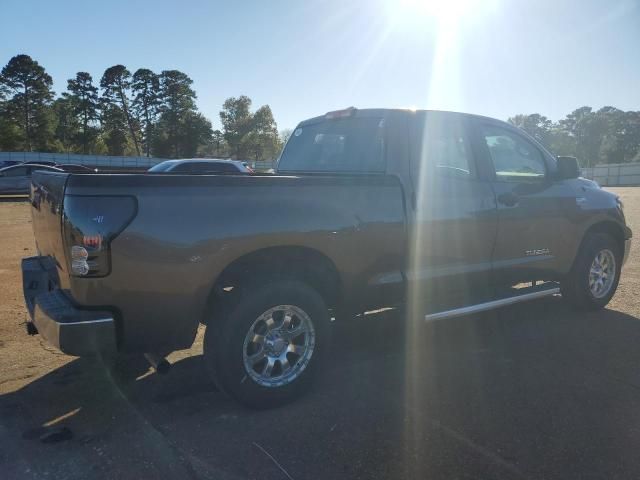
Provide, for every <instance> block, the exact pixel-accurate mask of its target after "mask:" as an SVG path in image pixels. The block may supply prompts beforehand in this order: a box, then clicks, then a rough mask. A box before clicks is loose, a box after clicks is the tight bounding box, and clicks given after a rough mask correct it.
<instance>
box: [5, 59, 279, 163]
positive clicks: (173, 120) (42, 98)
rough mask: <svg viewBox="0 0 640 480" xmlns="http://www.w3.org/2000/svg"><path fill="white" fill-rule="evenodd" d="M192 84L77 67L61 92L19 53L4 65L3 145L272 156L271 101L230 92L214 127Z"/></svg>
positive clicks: (175, 73) (179, 75) (183, 77)
mask: <svg viewBox="0 0 640 480" xmlns="http://www.w3.org/2000/svg"><path fill="white" fill-rule="evenodd" d="M192 84H193V80H191V78H189V76H188V75H187V74H185V73H183V72H181V71H179V70H163V71H161V72H160V73H155V72H153V71H151V70H149V69H147V68H139V69H137V70H136V71H135V72H133V73H131V71H130V70H129V69H127V68H126V67H125V66H124V65H114V66H111V67H109V68H107V69H106V70H105V71H104V73H103V75H102V77H101V78H100V80H99V82H96V81H94V79H93V78H92V76H91V75H90V74H89V73H87V72H78V73H77V74H76V75H75V77H73V78H70V79H69V80H67V89H66V91H65V92H62V93H61V94H60V95H59V96H57V97H56V96H55V93H54V91H53V89H52V85H53V79H52V78H51V76H50V75H49V74H48V73H47V72H46V70H45V68H44V67H43V66H42V65H40V64H39V63H38V62H37V61H36V60H34V59H32V58H31V57H30V56H28V55H16V56H15V57H13V58H11V59H10V60H9V62H8V63H7V64H6V65H5V66H4V67H3V68H2V71H1V72H0V150H2V151H26V152H29V151H39V152H65V153H83V154H97V155H119V156H122V155H138V156H141V155H146V156H154V157H163V158H188V157H197V156H208V157H211V156H217V157H233V158H240V159H250V160H269V159H273V158H275V156H276V155H277V154H278V152H279V150H280V148H281V145H282V141H281V138H280V136H279V134H278V130H277V124H276V122H275V120H274V118H273V114H272V112H271V108H270V107H269V106H268V105H264V106H262V107H260V108H258V109H257V110H255V112H252V111H251V99H250V98H249V97H246V96H240V97H237V98H234V97H232V98H228V99H227V100H226V101H225V102H224V105H223V109H222V111H221V112H220V119H221V122H222V127H223V128H222V130H214V129H213V128H212V125H211V122H210V121H209V120H208V119H207V118H206V117H205V116H204V115H202V113H200V112H199V111H198V108H197V106H196V92H195V91H194V90H193V88H192Z"/></svg>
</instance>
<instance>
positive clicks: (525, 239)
mask: <svg viewBox="0 0 640 480" xmlns="http://www.w3.org/2000/svg"><path fill="white" fill-rule="evenodd" d="M474 132H475V135H477V137H476V139H477V143H476V145H477V146H478V150H479V157H480V158H481V159H482V161H483V162H485V163H486V164H487V165H489V166H490V170H491V171H490V178H491V186H492V188H493V191H494V193H495V196H496V200H497V207H498V210H497V212H498V230H497V236H496V244H495V250H494V253H493V256H492V265H493V271H494V274H493V281H494V283H496V284H505V285H511V284H514V283H517V282H526V281H531V280H550V279H553V277H555V276H556V275H557V272H558V269H559V265H560V264H559V258H561V252H562V251H563V249H564V246H563V239H562V234H563V232H567V231H569V230H570V229H569V230H568V229H567V227H568V225H569V222H570V221H569V215H570V212H571V211H573V210H575V208H576V202H575V196H574V194H573V191H572V190H571V189H570V188H567V187H566V185H564V184H563V183H562V182H558V181H555V180H554V179H553V175H552V170H551V168H552V163H551V161H552V159H551V158H549V157H550V156H549V154H548V153H546V152H545V151H544V150H543V149H542V148H540V147H539V146H538V145H537V144H536V143H535V142H533V141H531V140H530V139H529V138H528V137H527V136H526V135H524V134H522V133H521V132H520V131H519V130H518V129H517V128H515V127H511V126H509V125H506V124H504V123H502V122H492V121H490V120H475V128H474Z"/></svg>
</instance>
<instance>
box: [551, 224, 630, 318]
mask: <svg viewBox="0 0 640 480" xmlns="http://www.w3.org/2000/svg"><path fill="white" fill-rule="evenodd" d="M603 250H608V251H610V252H612V253H613V256H614V258H615V269H614V270H615V278H614V279H613V283H612V284H611V286H610V288H609V290H608V291H607V293H606V294H605V295H603V296H601V297H596V296H594V294H593V293H592V291H591V289H590V287H589V276H590V270H591V265H592V263H593V261H594V259H595V257H596V255H597V254H598V253H599V252H601V251H603ZM621 268H622V252H621V251H620V246H619V245H618V243H617V242H616V241H615V240H614V238H613V237H612V236H611V235H608V234H606V233H593V234H589V235H588V236H587V237H586V238H585V239H584V241H583V243H582V246H581V248H580V251H579V252H578V255H577V257H576V259H575V261H574V264H573V267H572V268H571V272H570V273H569V274H568V275H567V277H566V278H565V279H564V280H563V281H562V282H561V285H560V287H561V288H560V289H561V292H562V297H563V298H564V299H565V300H567V301H568V302H569V303H570V304H571V305H572V306H574V307H575V308H577V309H579V310H600V309H602V308H604V307H605V306H606V305H607V304H608V303H609V301H610V300H611V298H612V297H613V295H614V294H615V293H616V289H617V288H618V282H619V280H620V270H621Z"/></svg>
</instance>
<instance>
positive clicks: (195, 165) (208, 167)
mask: <svg viewBox="0 0 640 480" xmlns="http://www.w3.org/2000/svg"><path fill="white" fill-rule="evenodd" d="M148 171H149V172H150V173H183V174H192V175H221V174H228V175H238V174H247V175H250V174H252V173H253V170H252V169H251V167H249V164H248V163H247V162H244V161H242V160H223V159H219V158H189V159H183V160H166V161H164V162H160V163H158V164H157V165H154V166H153V167H151V168H150V169H149V170H148Z"/></svg>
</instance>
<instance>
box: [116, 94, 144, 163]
mask: <svg viewBox="0 0 640 480" xmlns="http://www.w3.org/2000/svg"><path fill="white" fill-rule="evenodd" d="M119 90H120V101H121V102H122V110H123V111H124V116H125V118H126V119H127V125H128V126H129V132H130V133H131V138H132V139H133V144H134V145H135V147H136V155H138V156H140V147H139V146H138V139H137V138H136V134H135V132H134V131H133V124H132V123H131V117H130V116H129V109H128V108H127V99H126V98H125V97H124V88H122V85H119Z"/></svg>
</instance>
